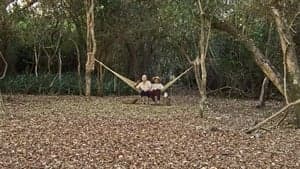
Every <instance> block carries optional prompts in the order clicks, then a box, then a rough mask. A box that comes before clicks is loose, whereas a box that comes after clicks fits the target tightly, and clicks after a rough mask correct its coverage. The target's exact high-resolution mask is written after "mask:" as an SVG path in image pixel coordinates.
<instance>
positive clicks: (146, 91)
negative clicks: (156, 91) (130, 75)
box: [136, 74, 152, 103]
mask: <svg viewBox="0 0 300 169" xmlns="http://www.w3.org/2000/svg"><path fill="white" fill-rule="evenodd" d="M136 88H137V89H139V90H140V91H141V92H140V95H141V97H142V98H143V97H145V96H146V97H148V98H149V97H150V95H151V89H152V85H151V82H150V81H149V80H147V76H146V75H145V74H144V75H143V76H142V81H141V82H140V83H139V84H138V85H137V86H136ZM144 103H145V101H144Z"/></svg>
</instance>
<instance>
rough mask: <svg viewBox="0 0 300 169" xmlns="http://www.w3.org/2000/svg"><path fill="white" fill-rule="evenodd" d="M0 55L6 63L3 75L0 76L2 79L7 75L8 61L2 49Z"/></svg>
mask: <svg viewBox="0 0 300 169" xmlns="http://www.w3.org/2000/svg"><path fill="white" fill-rule="evenodd" d="M0 57H1V59H2V61H3V62H4V65H5V66H4V70H3V72H2V75H1V76H0V80H1V79H4V78H5V76H6V72H7V67H8V63H7V61H6V59H5V58H4V56H3V54H2V52H1V51H0Z"/></svg>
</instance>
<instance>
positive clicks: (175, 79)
mask: <svg viewBox="0 0 300 169" xmlns="http://www.w3.org/2000/svg"><path fill="white" fill-rule="evenodd" d="M95 61H96V62H98V63H99V64H100V65H102V66H103V67H104V68H105V69H107V70H108V71H110V72H111V73H112V74H114V75H115V76H117V77H118V78H119V79H121V80H122V81H123V82H124V83H126V84H127V85H128V86H129V87H131V88H132V89H133V90H135V91H137V92H140V90H139V89H137V88H136V82H134V81H132V80H130V79H128V78H127V77H125V76H123V75H121V74H119V73H117V72H115V71H113V70H112V69H111V68H109V67H108V66H106V65H105V64H104V63H102V62H100V61H99V60H97V59H95ZM192 68H193V67H192V66H191V67H189V68H188V69H186V70H185V71H184V72H182V73H181V74H180V75H178V76H177V77H176V78H174V79H173V80H171V81H169V82H168V83H167V84H166V85H164V87H163V88H162V89H161V91H162V92H164V91H166V90H167V89H168V88H169V87H170V86H172V85H173V84H174V83H175V82H176V81H177V80H178V79H180V78H181V77H182V76H183V75H185V74H186V73H187V72H189V71H190V70H191V69H192Z"/></svg>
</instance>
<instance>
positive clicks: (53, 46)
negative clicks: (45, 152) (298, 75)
mask: <svg viewBox="0 0 300 169" xmlns="http://www.w3.org/2000/svg"><path fill="white" fill-rule="evenodd" d="M0 3H1V4H0V8H1V20H0V51H1V53H2V55H3V57H4V58H5V60H6V62H7V63H8V69H7V72H6V76H5V78H4V79H3V80H1V83H0V88H1V90H2V92H6V93H30V94H82V92H83V88H84V86H83V84H84V78H83V76H84V66H85V62H86V16H85V8H84V1H81V0H54V1H53V0H51V1H50V0H41V1H37V0H35V1H31V2H30V3H29V4H27V5H23V6H22V5H13V4H14V3H12V2H11V1H10V0H6V1H1V2H0ZM272 3H275V2H273V1H259V0H246V1H239V0H213V1H203V3H202V6H203V10H204V11H205V14H206V15H207V18H209V19H210V20H211V21H212V33H211V37H210V40H209V46H208V50H207V59H206V67H207V88H208V90H214V89H218V88H222V87H224V86H226V87H231V88H234V89H238V90H234V91H235V94H238V95H241V96H247V97H258V95H259V91H260V86H261V83H262V81H263V79H264V74H263V72H262V71H261V70H260V69H259V67H258V66H257V65H256V63H255V59H253V56H252V55H253V53H251V51H249V50H248V49H247V47H245V44H244V43H243V42H242V43H241V39H239V37H237V36H232V34H230V33H228V31H226V30H224V28H225V27H224V26H223V27H221V28H220V27H218V26H217V25H214V23H213V22H214V21H216V20H217V21H220V22H222V23H226V24H227V25H230V26H231V27H232V28H234V29H236V30H238V32H239V33H240V34H242V35H243V36H247V37H248V38H251V39H253V41H254V43H255V45H256V46H257V47H258V48H259V49H260V50H261V51H262V52H263V53H264V54H265V55H266V57H267V58H269V60H270V61H271V62H272V64H273V65H274V66H275V67H276V68H277V69H278V70H279V71H280V72H283V66H282V52H281V47H280V38H279V36H278V33H277V30H276V25H275V24H274V19H273V16H272V13H271V11H270V7H271V5H272ZM298 9H299V2H298V1H290V0H289V1H285V3H284V4H283V5H281V6H280V10H281V11H282V12H283V13H284V17H285V20H286V22H287V23H288V24H290V27H291V29H292V30H293V39H294V42H295V43H296V49H297V54H298V56H299V52H300V44H299V43H300V34H299V30H300V24H299V20H300V19H299V17H298V15H299V12H298V11H299V10H298ZM222 29H223V30H222ZM199 31H200V13H199V10H198V6H197V1H193V0H189V1H180V0H164V1H161V0H144V1H143V0H101V1H95V35H96V41H97V53H96V56H95V57H96V58H97V59H98V60H101V61H102V62H104V63H105V64H107V65H109V66H110V67H111V68H113V69H114V70H116V71H118V72H119V73H121V74H123V75H126V76H128V77H129V78H131V79H137V78H139V76H140V75H141V74H143V73H146V74H149V75H150V76H151V75H160V76H161V77H162V78H163V81H168V80H169V79H172V77H173V76H175V75H177V74H178V73H180V72H182V71H183V70H184V69H186V68H187V67H188V66H189V62H188V60H187V59H186V57H185V56H184V55H189V56H191V57H192V58H193V57H194V56H197V55H199V52H198V51H199V49H198V42H199V40H200V38H199V37H200V33H199ZM3 61H4V60H1V62H0V68H1V69H0V73H1V75H2V74H3V73H4V62H3ZM95 68H96V69H95V71H94V73H93V78H92V95H103V94H105V95H109V94H128V93H130V92H131V90H129V88H128V87H127V86H126V85H125V84H124V83H122V82H120V81H119V80H117V79H116V78H114V77H113V76H112V75H111V74H110V73H107V72H106V71H105V70H103V69H102V68H101V67H99V65H96V67H95ZM176 84H177V87H180V86H182V87H183V88H184V89H185V90H189V89H197V84H196V81H195V77H194V75H193V73H189V74H188V76H185V77H183V78H182V79H181V80H180V82H179V83H176ZM182 87H180V88H182ZM224 91H226V90H224ZM272 93H274V94H277V95H278V93H279V92H277V90H276V89H273V90H272ZM227 94H228V93H227Z"/></svg>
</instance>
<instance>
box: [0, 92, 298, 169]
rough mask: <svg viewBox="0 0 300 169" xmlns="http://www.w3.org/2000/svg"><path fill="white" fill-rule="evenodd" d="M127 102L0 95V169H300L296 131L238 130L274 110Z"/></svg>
mask: <svg viewBox="0 0 300 169" xmlns="http://www.w3.org/2000/svg"><path fill="white" fill-rule="evenodd" d="M128 99H132V98H130V97H104V98H98V97H92V98H90V99H86V98H84V97H77V96H28V95H25V96H22V95H17V96H4V102H5V105H6V109H7V111H8V112H10V114H11V115H10V117H6V116H3V115H2V117H1V118H0V168H14V169H17V168H116V169H117V168H119V169H122V168H138V169H140V168H163V169H164V168H179V169H181V168H200V169H201V168H203V169H205V168H207V169H209V168H211V169H212V168H300V141H299V140H300V131H299V130H296V129H293V128H292V127H290V126H288V125H284V127H281V128H279V129H274V130H272V131H271V132H266V131H263V130H260V131H258V132H256V133H253V134H251V135H247V134H244V132H243V131H242V130H243V129H246V128H248V127H249V126H251V125H253V124H254V122H255V121H256V120H258V121H260V120H262V119H263V118H265V117H267V116H268V115H270V114H271V113H272V112H274V111H276V110H278V108H279V107H280V106H282V105H281V103H279V102H275V101H273V102H268V103H267V107H266V108H264V109H260V110H258V109H255V108H254V106H255V102H254V101H251V100H250V101H249V100H234V99H219V98H209V104H208V106H207V107H206V112H205V114H204V115H205V118H200V117H199V115H198V113H197V112H198V107H197V104H196V100H197V99H196V98H195V97H192V96H190V97H189V96H182V97H175V98H173V106H151V105H141V104H136V105H132V104H122V101H124V100H128Z"/></svg>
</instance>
